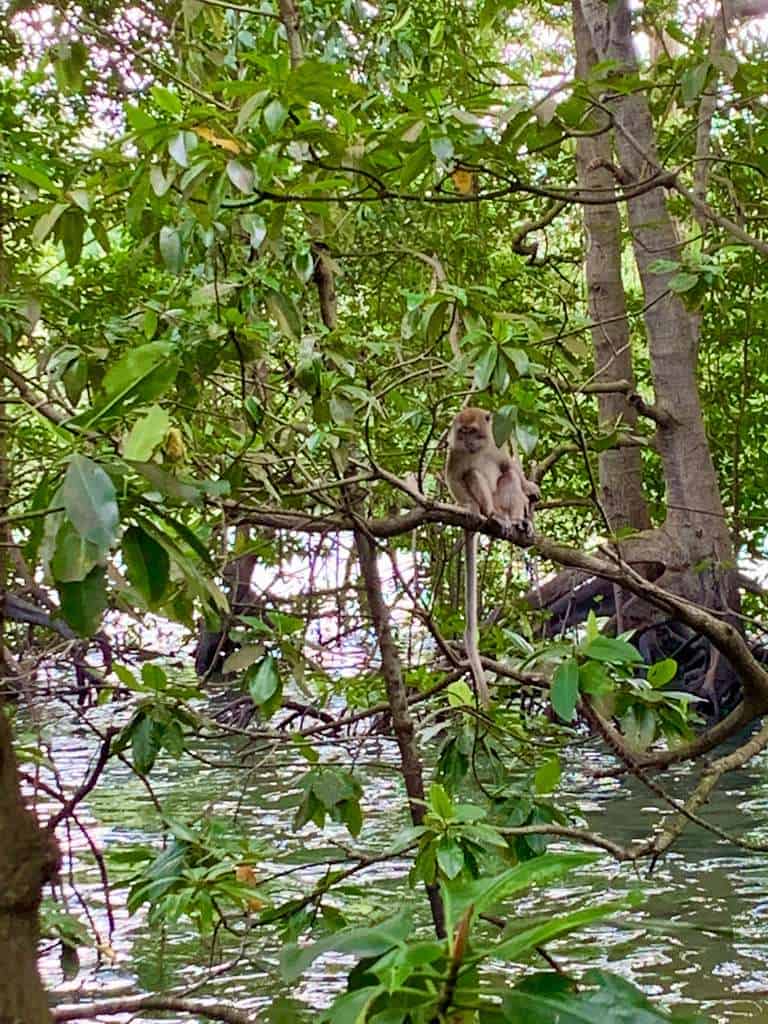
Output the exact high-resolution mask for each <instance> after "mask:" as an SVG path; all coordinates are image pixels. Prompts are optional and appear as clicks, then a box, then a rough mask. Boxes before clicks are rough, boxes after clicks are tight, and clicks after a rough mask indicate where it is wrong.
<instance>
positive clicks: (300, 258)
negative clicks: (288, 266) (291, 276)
mask: <svg viewBox="0 0 768 1024" xmlns="http://www.w3.org/2000/svg"><path fill="white" fill-rule="evenodd" d="M292 266H293V270H294V273H295V274H296V276H297V277H298V279H299V280H300V281H301V282H302V284H306V283H307V281H308V280H309V279H310V277H312V274H313V272H314V269H315V260H314V257H313V255H312V253H311V252H310V251H309V249H304V250H303V251H300V252H297V253H296V254H295V255H294V257H293V260H292Z"/></svg>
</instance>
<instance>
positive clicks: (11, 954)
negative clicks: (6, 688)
mask: <svg viewBox="0 0 768 1024" xmlns="http://www.w3.org/2000/svg"><path fill="white" fill-rule="evenodd" d="M0 837H1V838H0V976H2V979H3V980H2V982H1V983H0V1022H2V1024H49V1022H50V1020H51V1015H50V1012H49V1010H48V1001H47V999H46V996H45V991H44V989H43V986H42V983H41V981H40V976H39V974H38V972H37V939H38V908H39V905H40V899H41V895H42V888H43V885H44V884H45V883H46V882H47V881H50V879H51V878H52V877H53V876H54V875H55V873H56V870H57V868H58V859H59V855H58V847H57V845H56V841H55V839H54V838H53V836H52V835H51V834H50V833H48V832H46V831H44V830H43V829H41V828H40V826H39V825H38V823H37V820H36V818H35V816H34V815H33V814H32V813H31V811H29V810H28V809H27V808H26V807H25V806H24V801H23V800H22V797H21V793H20V790H19V779H18V774H17V772H16V760H15V758H14V755H13V748H12V746H11V730H10V726H9V724H8V719H7V718H6V716H5V714H4V712H3V710H2V707H0Z"/></svg>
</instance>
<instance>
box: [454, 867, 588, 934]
mask: <svg viewBox="0 0 768 1024" xmlns="http://www.w3.org/2000/svg"><path fill="white" fill-rule="evenodd" d="M597 860H599V857H598V855H597V854H594V853H543V854H542V855H541V856H540V857H536V858H535V859H534V860H528V861H524V862H523V863H522V864H517V865H515V867H513V868H508V869H507V870H506V871H504V872H502V873H501V874H500V875H496V876H495V877H494V878H478V879H477V880H475V881H471V882H462V883H461V884H460V885H451V886H448V885H446V886H444V887H443V888H444V892H445V896H446V901H447V905H448V908H449V910H450V917H451V920H453V921H457V920H458V919H459V917H460V916H461V915H462V913H463V912H464V911H465V910H466V908H467V907H468V906H469V905H470V904H472V905H474V912H475V914H482V913H485V911H487V910H489V909H490V908H491V907H493V906H495V905H496V904H497V903H501V902H502V901H503V900H507V899H509V897H510V896H514V895H515V894H516V893H519V892H525V891H526V890H527V889H529V888H530V887H531V886H532V885H547V884H548V883H549V882H552V881H554V880H556V879H558V878H562V876H563V875H565V874H567V873H568V872H569V871H573V870H574V869H575V868H579V867H585V866H587V865H589V864H594V863H595V862H596V861H597Z"/></svg>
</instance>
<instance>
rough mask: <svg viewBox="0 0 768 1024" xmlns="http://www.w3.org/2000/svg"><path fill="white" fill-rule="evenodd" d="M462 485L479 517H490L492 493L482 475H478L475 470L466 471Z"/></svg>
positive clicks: (491, 513) (491, 512)
mask: <svg viewBox="0 0 768 1024" xmlns="http://www.w3.org/2000/svg"><path fill="white" fill-rule="evenodd" d="M463 483H464V486H465V487H466V489H467V491H468V492H469V494H470V497H471V498H472V501H473V502H474V503H475V506H476V507H477V510H478V512H479V513H480V515H481V516H486V517H488V516H492V515H493V491H492V490H491V488H490V486H489V484H488V481H487V480H486V479H485V477H484V476H483V474H482V473H479V472H478V471H477V470H476V469H468V470H467V471H466V473H465V474H464V477H463ZM473 511H474V509H473Z"/></svg>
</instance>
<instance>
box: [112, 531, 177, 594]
mask: <svg viewBox="0 0 768 1024" xmlns="http://www.w3.org/2000/svg"><path fill="white" fill-rule="evenodd" d="M122 553H123V559H124V561H125V570H126V575H127V576H128V580H129V582H130V583H131V584H132V585H133V586H134V587H136V589H137V590H138V591H139V593H140V594H141V596H142V597H143V598H144V599H145V601H146V602H147V604H148V605H149V606H150V607H152V606H153V605H155V604H158V603H159V602H160V601H161V600H162V598H163V597H164V595H165V592H166V590H167V589H168V583H169V581H170V568H171V561H170V558H169V557H168V552H167V551H166V550H165V548H164V547H163V546H162V545H161V544H159V543H158V542H157V541H156V540H155V539H154V538H153V537H150V535H149V534H148V533H147V532H146V530H144V529H143V528H142V527H141V526H130V527H129V528H128V529H127V530H126V531H125V533H124V534H123V540H122Z"/></svg>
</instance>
